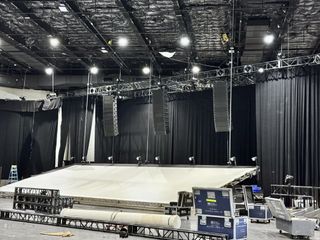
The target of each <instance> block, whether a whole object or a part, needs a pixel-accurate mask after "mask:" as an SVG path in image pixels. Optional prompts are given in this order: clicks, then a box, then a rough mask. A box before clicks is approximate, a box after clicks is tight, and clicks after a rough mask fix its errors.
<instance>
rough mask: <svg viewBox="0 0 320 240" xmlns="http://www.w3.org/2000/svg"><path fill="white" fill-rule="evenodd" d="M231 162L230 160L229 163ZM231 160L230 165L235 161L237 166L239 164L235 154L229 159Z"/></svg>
mask: <svg viewBox="0 0 320 240" xmlns="http://www.w3.org/2000/svg"><path fill="white" fill-rule="evenodd" d="M229 162H230V164H229ZM229 162H228V164H229V165H231V164H232V163H233V164H234V165H235V166H237V158H236V157H235V156H233V157H231V158H230V159H229Z"/></svg>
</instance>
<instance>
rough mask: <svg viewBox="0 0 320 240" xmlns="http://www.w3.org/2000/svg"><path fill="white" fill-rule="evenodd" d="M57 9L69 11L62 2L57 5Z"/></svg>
mask: <svg viewBox="0 0 320 240" xmlns="http://www.w3.org/2000/svg"><path fill="white" fill-rule="evenodd" d="M59 10H60V12H69V10H68V9H67V7H66V5H64V4H63V3H61V4H60V5H59Z"/></svg>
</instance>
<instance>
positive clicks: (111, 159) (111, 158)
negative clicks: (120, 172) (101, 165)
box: [108, 156, 113, 164]
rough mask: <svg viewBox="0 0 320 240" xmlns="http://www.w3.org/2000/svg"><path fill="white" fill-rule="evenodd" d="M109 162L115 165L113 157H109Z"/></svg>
mask: <svg viewBox="0 0 320 240" xmlns="http://www.w3.org/2000/svg"><path fill="white" fill-rule="evenodd" d="M108 161H109V162H111V164H113V156H109V157H108Z"/></svg>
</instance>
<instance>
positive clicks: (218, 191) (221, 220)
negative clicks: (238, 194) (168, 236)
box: [193, 188, 248, 240]
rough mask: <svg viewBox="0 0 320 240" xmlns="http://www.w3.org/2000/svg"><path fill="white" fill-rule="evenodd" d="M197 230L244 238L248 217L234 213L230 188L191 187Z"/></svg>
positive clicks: (230, 237)
mask: <svg viewBox="0 0 320 240" xmlns="http://www.w3.org/2000/svg"><path fill="white" fill-rule="evenodd" d="M193 197H194V201H193V202H194V207H195V212H196V214H197V215H198V231H201V232H212V233H222V234H227V235H228V236H229V239H233V240H244V239H247V234H248V217H247V216H245V217H238V216H236V213H235V211H236V210H235V207H234V202H233V194H232V189H230V188H207V189H206V188H193Z"/></svg>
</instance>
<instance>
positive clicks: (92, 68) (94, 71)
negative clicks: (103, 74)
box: [90, 66, 99, 75]
mask: <svg viewBox="0 0 320 240" xmlns="http://www.w3.org/2000/svg"><path fill="white" fill-rule="evenodd" d="M98 72H99V68H97V67H96V66H93V67H91V68H90V73H91V74H93V75H96V74H97V73H98Z"/></svg>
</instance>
